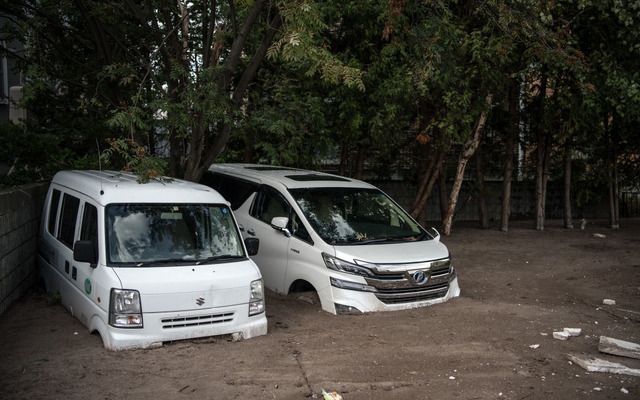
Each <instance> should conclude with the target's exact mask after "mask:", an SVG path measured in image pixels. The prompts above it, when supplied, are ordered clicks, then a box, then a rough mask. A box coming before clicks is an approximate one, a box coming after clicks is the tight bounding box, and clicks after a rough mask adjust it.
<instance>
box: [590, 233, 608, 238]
mask: <svg viewBox="0 0 640 400" xmlns="http://www.w3.org/2000/svg"><path fill="white" fill-rule="evenodd" d="M593 237H597V238H600V239H604V238H606V237H607V235H603V234H602V233H594V234H593Z"/></svg>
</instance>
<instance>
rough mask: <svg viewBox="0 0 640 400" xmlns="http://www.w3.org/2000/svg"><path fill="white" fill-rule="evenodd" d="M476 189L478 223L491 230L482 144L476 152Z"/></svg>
mask: <svg viewBox="0 0 640 400" xmlns="http://www.w3.org/2000/svg"><path fill="white" fill-rule="evenodd" d="M475 159H476V188H477V190H478V222H479V223H480V227H481V228H482V229H488V228H489V214H488V211H487V194H486V193H485V191H486V189H485V187H484V168H483V165H482V142H480V144H479V145H478V149H477V150H476V156H475Z"/></svg>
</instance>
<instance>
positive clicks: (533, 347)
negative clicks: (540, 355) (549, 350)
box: [529, 344, 540, 349]
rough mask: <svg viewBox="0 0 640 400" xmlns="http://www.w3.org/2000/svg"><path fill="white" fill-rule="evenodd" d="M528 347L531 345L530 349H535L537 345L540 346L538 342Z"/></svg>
mask: <svg viewBox="0 0 640 400" xmlns="http://www.w3.org/2000/svg"><path fill="white" fill-rule="evenodd" d="M529 347H531V348H532V349H537V348H538V347H540V345H539V344H532V345H531V346H529Z"/></svg>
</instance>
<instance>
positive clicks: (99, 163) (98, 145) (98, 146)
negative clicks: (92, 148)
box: [96, 138, 102, 171]
mask: <svg viewBox="0 0 640 400" xmlns="http://www.w3.org/2000/svg"><path fill="white" fill-rule="evenodd" d="M96 147H97V148H98V169H99V170H100V171H102V161H101V160H100V143H99V142H98V138H96Z"/></svg>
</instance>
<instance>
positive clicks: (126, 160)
mask: <svg viewBox="0 0 640 400" xmlns="http://www.w3.org/2000/svg"><path fill="white" fill-rule="evenodd" d="M107 144H108V145H109V147H108V148H107V149H105V150H104V151H103V152H102V154H101V155H100V159H101V161H102V162H104V163H105V166H106V167H107V168H110V169H116V170H120V171H124V172H131V173H134V174H136V175H138V180H137V181H138V183H147V182H149V181H150V180H156V181H158V182H171V180H172V179H171V178H167V177H166V176H165V175H166V166H167V163H166V161H164V160H161V159H159V158H157V157H154V156H152V155H149V154H148V153H147V151H146V149H145V148H144V147H142V146H140V145H139V144H138V143H136V142H135V141H134V140H133V139H113V138H110V139H107Z"/></svg>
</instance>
